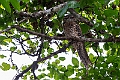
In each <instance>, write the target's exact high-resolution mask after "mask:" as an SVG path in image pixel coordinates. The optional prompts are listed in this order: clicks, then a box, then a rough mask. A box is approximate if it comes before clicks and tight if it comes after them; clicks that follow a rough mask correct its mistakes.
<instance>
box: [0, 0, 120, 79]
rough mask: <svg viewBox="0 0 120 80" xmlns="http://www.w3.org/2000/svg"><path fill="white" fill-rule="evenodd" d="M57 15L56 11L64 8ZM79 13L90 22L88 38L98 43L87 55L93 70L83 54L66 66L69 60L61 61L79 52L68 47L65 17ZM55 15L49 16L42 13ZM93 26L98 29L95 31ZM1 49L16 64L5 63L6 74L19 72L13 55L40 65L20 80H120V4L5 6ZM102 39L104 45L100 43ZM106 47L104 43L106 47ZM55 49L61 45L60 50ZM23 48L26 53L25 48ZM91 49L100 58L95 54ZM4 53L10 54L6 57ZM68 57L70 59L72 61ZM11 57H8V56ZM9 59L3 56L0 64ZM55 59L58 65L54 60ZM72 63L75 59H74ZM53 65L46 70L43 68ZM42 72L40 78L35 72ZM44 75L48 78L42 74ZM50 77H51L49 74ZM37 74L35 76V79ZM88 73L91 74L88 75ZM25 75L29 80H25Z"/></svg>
mask: <svg viewBox="0 0 120 80" xmlns="http://www.w3.org/2000/svg"><path fill="white" fill-rule="evenodd" d="M65 2H67V3H66V4H65V5H64V6H63V7H61V8H60V9H59V8H58V10H57V9H56V10H57V11H55V10H54V9H52V8H53V7H55V6H57V5H60V4H64V3H65ZM57 7H59V6H57ZM71 8H72V9H74V10H75V12H76V13H78V14H79V15H81V17H82V18H84V19H87V20H88V22H85V21H80V27H81V29H82V33H83V36H84V37H85V38H86V39H87V38H92V39H94V40H93V41H92V40H91V41H90V42H89V41H86V42H85V44H86V46H85V47H86V50H87V51H88V52H89V53H90V55H89V57H90V60H91V61H92V63H93V66H91V67H90V69H89V70H86V69H85V67H84V65H83V64H82V63H80V62H81V61H80V60H79V58H77V57H78V56H77V53H76V54H73V56H76V57H72V56H71V60H70V61H71V63H72V64H70V63H67V66H64V64H61V62H64V61H65V60H66V59H67V57H65V56H64V57H63V56H62V57H61V56H60V55H58V54H59V53H61V52H64V53H61V54H66V53H67V54H69V52H71V51H72V52H74V51H73V49H72V47H71V46H68V45H66V44H69V43H68V40H67V39H65V38H64V33H63V29H62V24H63V23H62V20H63V17H64V16H65V15H67V14H72V13H71V12H70V10H69V9H71ZM48 9H51V12H50V13H49V12H48V13H47V14H44V13H42V14H39V13H40V11H46V10H48ZM90 22H92V23H93V25H92V26H91V25H89V23H90ZM0 30H1V31H0V33H1V35H0V45H1V49H0V50H1V51H2V50H3V48H2V46H7V49H6V50H5V51H7V50H8V51H10V59H11V60H10V62H11V63H12V64H11V63H8V62H2V64H1V65H0V69H2V70H3V71H7V70H10V69H15V70H18V68H19V67H18V66H17V65H16V64H15V63H14V62H13V60H12V55H13V54H17V55H25V54H26V55H27V56H31V57H37V59H36V60H37V61H33V63H31V64H29V65H23V66H22V68H20V73H21V74H18V75H17V77H16V79H15V80H18V78H19V77H22V79H23V80H26V79H27V78H28V76H29V79H44V80H45V79H46V78H48V79H54V80H80V79H85V80H91V79H94V80H98V79H102V80H115V79H118V80H119V79H120V74H119V73H120V69H119V68H120V45H119V44H120V43H119V42H120V38H119V36H120V2H119V0H114V1H111V0H76V1H74V0H73V1H67V0H0ZM96 39H100V40H99V41H96ZM100 42H104V44H103V47H102V45H101V44H99V43H100ZM52 45H55V46H54V47H53V46H52ZM19 46H20V47H19ZM91 49H93V50H94V52H95V54H97V56H96V55H95V54H93V53H94V52H91ZM5 51H4V52H5ZM67 54H66V55H67ZM7 55H8V54H7ZM3 58H8V57H6V55H5V53H2V54H1V53H0V59H3ZM53 58H54V61H52V59H53ZM68 58H69V57H68ZM46 60H47V61H46ZM44 62H45V63H47V67H46V68H43V69H41V67H40V66H39V65H41V64H43V63H44ZM35 70H36V71H38V72H39V74H38V75H37V74H36V73H35V72H34V71H35ZM42 72H44V73H42ZM47 72H48V73H47ZM32 73H33V74H32ZM86 73H87V74H86ZM23 74H24V75H23Z"/></svg>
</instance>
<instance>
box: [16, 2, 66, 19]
mask: <svg viewBox="0 0 120 80" xmlns="http://www.w3.org/2000/svg"><path fill="white" fill-rule="evenodd" d="M66 4H67V2H65V3H63V4H60V5H57V6H55V7H52V8H50V9H47V10H44V11H38V12H34V13H27V12H17V11H16V13H17V14H19V15H21V16H24V17H35V18H38V17H40V16H42V15H48V14H52V13H55V12H57V11H59V10H60V9H61V8H62V7H63V6H65V5H66Z"/></svg>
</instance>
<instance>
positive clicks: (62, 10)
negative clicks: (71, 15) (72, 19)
mask: <svg viewBox="0 0 120 80" xmlns="http://www.w3.org/2000/svg"><path fill="white" fill-rule="evenodd" d="M68 8H69V7H68V4H66V6H65V7H63V8H62V9H61V10H59V11H58V13H57V14H58V17H63V15H64V14H65V13H66V12H67V9H68Z"/></svg>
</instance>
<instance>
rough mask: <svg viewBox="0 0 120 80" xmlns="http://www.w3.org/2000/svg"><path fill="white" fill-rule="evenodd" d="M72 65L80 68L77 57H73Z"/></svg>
mask: <svg viewBox="0 0 120 80" xmlns="http://www.w3.org/2000/svg"><path fill="white" fill-rule="evenodd" d="M72 64H73V65H74V66H75V67H79V61H78V59H77V58H75V57H72Z"/></svg>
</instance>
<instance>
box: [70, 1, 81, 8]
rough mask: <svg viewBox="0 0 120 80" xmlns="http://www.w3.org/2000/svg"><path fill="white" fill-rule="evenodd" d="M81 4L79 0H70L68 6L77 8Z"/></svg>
mask: <svg viewBox="0 0 120 80" xmlns="http://www.w3.org/2000/svg"><path fill="white" fill-rule="evenodd" d="M79 6H80V4H79V3H78V2H77V1H69V2H68V7H69V8H77V7H79Z"/></svg>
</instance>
